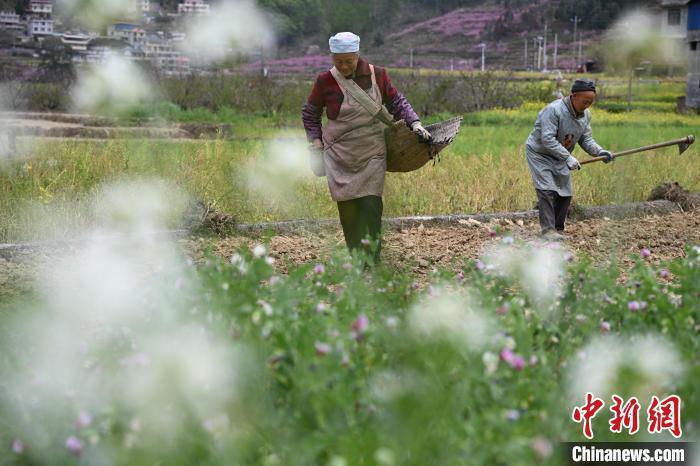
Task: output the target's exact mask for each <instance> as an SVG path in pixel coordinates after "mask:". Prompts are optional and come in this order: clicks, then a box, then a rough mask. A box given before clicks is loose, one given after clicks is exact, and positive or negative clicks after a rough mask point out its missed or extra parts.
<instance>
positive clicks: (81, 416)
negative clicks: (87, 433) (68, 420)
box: [75, 409, 92, 429]
mask: <svg viewBox="0 0 700 466" xmlns="http://www.w3.org/2000/svg"><path fill="white" fill-rule="evenodd" d="M91 423H92V415H91V414H90V412H89V411H86V410H84V409H81V410H80V413H78V419H76V420H75V427H76V429H82V428H84V427H87V426H89V425H90V424H91Z"/></svg>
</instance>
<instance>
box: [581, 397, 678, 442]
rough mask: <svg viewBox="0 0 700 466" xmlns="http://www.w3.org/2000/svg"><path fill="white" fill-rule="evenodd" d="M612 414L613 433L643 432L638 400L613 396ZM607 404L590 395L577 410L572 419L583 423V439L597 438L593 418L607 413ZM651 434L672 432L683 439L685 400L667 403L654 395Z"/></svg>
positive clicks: (673, 399) (649, 418)
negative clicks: (682, 408) (682, 417)
mask: <svg viewBox="0 0 700 466" xmlns="http://www.w3.org/2000/svg"><path fill="white" fill-rule="evenodd" d="M612 401H613V403H612V406H610V411H611V412H612V414H613V415H612V417H611V418H610V420H609V421H608V424H609V425H610V432H614V433H617V434H619V433H622V432H623V430H627V432H628V433H629V434H630V435H634V434H636V433H637V432H639V412H640V410H641V405H640V404H639V400H638V399H637V398H636V397H631V398H630V399H629V400H627V402H625V400H623V399H622V398H621V397H619V396H617V395H613V396H612ZM603 406H605V402H604V401H603V400H602V399H600V398H596V397H595V396H594V395H593V394H592V393H590V392H588V393H586V403H585V404H583V406H576V407H574V410H573V412H572V413H571V419H572V420H573V421H574V422H576V423H579V424H581V423H583V435H584V436H585V437H586V438H587V439H589V440H590V439H592V438H593V418H595V416H596V414H598V412H599V411H600V410H601V409H603ZM647 421H648V425H647V431H648V432H649V433H650V434H659V433H662V432H663V431H665V430H666V431H668V432H670V433H671V435H673V436H674V437H675V438H680V437H681V435H683V431H682V429H681V398H680V397H679V396H678V395H669V396H667V397H666V398H664V399H663V400H659V398H658V397H657V396H656V395H654V396H652V397H651V401H650V402H649V408H648V409H647Z"/></svg>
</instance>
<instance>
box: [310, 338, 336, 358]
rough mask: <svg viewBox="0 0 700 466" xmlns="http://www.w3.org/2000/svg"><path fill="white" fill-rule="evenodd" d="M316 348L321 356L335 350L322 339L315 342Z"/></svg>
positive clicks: (317, 353)
mask: <svg viewBox="0 0 700 466" xmlns="http://www.w3.org/2000/svg"><path fill="white" fill-rule="evenodd" d="M314 349H315V350H316V356H319V357H323V356H325V355H327V354H328V353H330V352H331V351H332V350H333V348H331V345H329V344H328V343H323V342H320V341H317V342H316V343H314Z"/></svg>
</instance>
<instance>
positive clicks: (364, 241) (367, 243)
mask: <svg viewBox="0 0 700 466" xmlns="http://www.w3.org/2000/svg"><path fill="white" fill-rule="evenodd" d="M360 243H361V244H362V245H363V246H369V240H368V239H367V238H362V239H361V240H360Z"/></svg>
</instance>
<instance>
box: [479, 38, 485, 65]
mask: <svg viewBox="0 0 700 466" xmlns="http://www.w3.org/2000/svg"><path fill="white" fill-rule="evenodd" d="M479 47H481V71H486V52H485V51H486V44H484V43H481V44H479Z"/></svg>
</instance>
